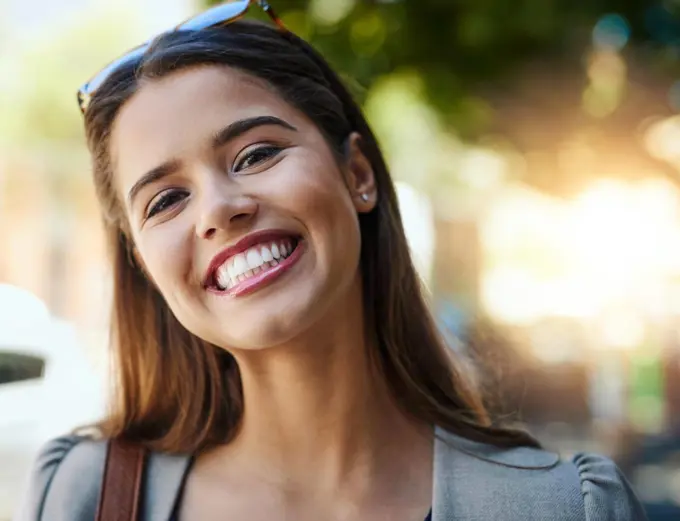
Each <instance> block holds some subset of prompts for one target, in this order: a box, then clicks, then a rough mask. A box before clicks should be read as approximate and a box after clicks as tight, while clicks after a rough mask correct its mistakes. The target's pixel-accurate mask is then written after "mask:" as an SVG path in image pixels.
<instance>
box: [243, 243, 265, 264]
mask: <svg viewBox="0 0 680 521" xmlns="http://www.w3.org/2000/svg"><path fill="white" fill-rule="evenodd" d="M246 260H247V261H248V266H249V267H250V269H255V268H259V267H260V266H262V265H263V264H264V261H263V260H262V255H260V253H259V252H258V251H257V250H256V249H255V248H251V249H249V250H248V251H247V252H246Z"/></svg>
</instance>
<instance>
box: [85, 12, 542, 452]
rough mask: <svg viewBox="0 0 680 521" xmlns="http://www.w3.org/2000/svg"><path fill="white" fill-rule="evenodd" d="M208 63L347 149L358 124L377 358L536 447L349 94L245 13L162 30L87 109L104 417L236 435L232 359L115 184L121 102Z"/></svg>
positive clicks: (111, 428) (463, 413) (484, 429)
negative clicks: (161, 271)
mask: <svg viewBox="0 0 680 521" xmlns="http://www.w3.org/2000/svg"><path fill="white" fill-rule="evenodd" d="M203 65H221V66H229V67H234V68H237V69H240V70H242V71H245V72H247V73H249V74H251V75H254V76H256V77H259V78H260V79H263V80H265V81H266V82H267V83H268V84H269V85H271V86H272V87H273V88H274V89H276V91H277V92H278V93H279V94H280V95H281V96H282V97H283V98H284V99H285V100H286V101H287V102H289V103H290V104H292V105H293V106H294V107H296V108H297V109H299V110H300V111H302V112H303V113H304V114H306V115H307V116H308V117H309V118H310V119H311V120H312V121H313V122H314V123H315V124H316V125H317V127H318V128H319V129H320V130H321V132H323V134H324V135H325V137H326V139H327V141H328V143H329V144H330V145H331V147H332V148H333V149H334V150H335V151H336V152H337V153H339V154H341V153H343V145H344V143H345V141H346V139H347V137H348V136H349V134H350V133H351V132H353V131H356V132H358V133H359V134H361V136H362V138H363V139H362V142H361V146H362V149H363V152H364V153H365V155H366V156H367V157H368V159H369V160H370V162H371V164H372V166H373V169H374V172H375V176H376V182H377V187H378V202H377V207H376V208H375V209H374V210H373V211H372V212H370V213H368V214H365V215H361V216H360V227H361V237H362V239H361V241H362V242H361V262H360V269H361V271H362V279H363V282H364V288H363V291H364V293H363V301H364V309H365V312H366V314H367V315H368V316H367V323H368V324H370V325H372V326H373V328H374V329H375V333H376V337H377V339H378V343H377V345H378V348H377V349H376V352H375V353H372V356H371V358H372V361H373V363H374V365H375V367H376V369H377V370H378V371H379V374H381V375H382V376H383V377H384V378H385V381H386V382H387V385H388V388H389V390H390V392H391V393H392V396H393V398H394V399H395V401H396V402H397V403H398V404H399V405H400V406H401V408H402V409H403V410H404V411H405V412H406V413H408V414H410V415H411V416H412V417H415V418H417V419H419V420H421V421H423V422H427V423H429V424H435V425H439V426H440V427H442V428H444V429H447V430H449V431H451V432H454V433H457V434H459V435H461V436H464V437H467V438H470V439H474V440H477V441H483V442H487V443H491V444H495V445H499V446H517V445H530V446H536V445H537V442H536V441H535V440H534V439H533V438H531V437H530V436H529V435H528V434H526V433H524V432H522V431H515V430H511V429H506V428H501V427H494V426H492V423H491V422H490V420H489V418H488V415H487V413H486V411H485V409H484V406H483V403H482V400H481V398H480V396H479V394H478V393H477V392H476V391H475V390H473V388H472V387H471V386H470V385H469V384H468V383H467V379H466V378H465V377H464V375H463V374H461V371H460V370H459V369H458V368H457V366H456V363H455V361H454V360H453V359H452V356H453V355H452V352H451V351H450V350H449V349H448V348H447V347H446V345H445V344H444V342H443V340H442V339H441V338H440V335H439V332H438V329H437V327H436V325H435V323H434V321H433V319H432V317H431V315H430V312H429V310H428V308H427V304H426V301H425V299H424V297H423V294H422V292H421V286H420V281H419V279H418V276H417V274H416V271H415V269H414V267H413V264H412V262H411V258H410V255H409V250H408V246H407V242H406V238H405V235H404V230H403V227H402V222H401V217H400V215H399V210H398V205H397V197H396V194H395V189H394V185H393V183H392V180H391V178H390V175H389V172H388V169H387V166H386V164H385V160H384V158H383V156H382V153H381V152H380V149H379V147H378V144H377V142H376V139H375V137H374V135H373V133H372V131H371V129H370V128H369V126H368V123H367V122H366V120H365V118H364V116H363V115H362V113H361V110H360V108H359V107H358V106H357V104H356V102H355V101H354V100H353V99H352V96H351V95H350V93H349V92H348V91H347V89H346V88H345V87H344V86H343V85H342V83H341V81H340V80H339V78H338V76H337V75H336V74H335V73H334V72H333V71H332V69H331V68H330V66H329V65H328V64H327V63H326V61H325V60H324V59H323V58H322V57H321V56H320V55H319V54H317V53H316V51H314V50H313V48H312V47H311V46H310V45H309V44H307V43H306V42H304V41H303V40H301V39H300V38H298V37H296V36H294V35H292V34H287V33H283V32H281V31H278V30H277V29H275V28H273V27H270V26H267V25H265V24H261V23H257V22H247V21H239V22H235V23H233V24H231V25H229V26H228V27H226V28H220V29H207V30H203V31H191V32H189V31H187V32H173V33H169V34H165V35H163V36H161V37H160V38H159V39H157V40H156V41H155V42H154V43H153V44H152V46H151V47H150V49H149V50H148V52H146V53H145V54H144V56H142V57H141V58H139V59H137V60H135V61H134V62H131V63H128V64H126V65H125V66H123V67H122V68H121V69H119V70H118V71H116V72H115V73H114V74H113V75H112V76H111V77H110V78H108V79H107V80H106V81H105V82H104V84H103V85H102V86H101V87H100V89H99V90H98V91H97V93H96V94H95V95H94V97H93V99H92V101H91V104H90V106H89V108H88V110H87V112H86V115H85V126H86V131H87V139H88V145H89V148H90V151H91V153H92V157H93V168H94V181H95V185H96V189H97V193H98V197H99V199H100V202H101V205H102V210H103V214H104V222H105V228H106V235H107V238H108V242H109V246H110V248H111V254H112V261H113V270H114V280H115V285H114V302H113V312H112V313H113V316H112V343H113V348H114V350H115V355H116V369H117V371H118V373H117V379H118V382H117V383H118V387H117V391H118V396H117V400H116V401H115V402H114V404H113V406H114V408H113V411H112V412H111V414H110V416H109V418H108V420H106V421H105V422H104V423H103V424H102V428H103V431H104V434H105V435H106V436H111V437H113V436H121V437H125V438H128V439H131V440H134V441H137V442H140V443H144V444H145V445H147V446H148V447H149V448H152V449H156V450H164V451H170V452H192V451H196V450H198V449H202V448H205V447H207V446H210V445H212V444H217V443H223V442H225V441H227V440H228V439H229V438H230V437H231V436H232V435H233V434H234V433H235V431H236V429H237V427H238V424H239V421H240V418H241V415H242V410H243V399H242V388H241V383H240V375H239V370H238V367H237V365H236V362H235V361H234V359H233V357H232V356H231V355H230V354H229V353H227V352H226V351H224V350H222V349H219V348H217V347H215V346H213V345H211V344H208V343H207V342H205V341H203V340H201V339H200V338H197V337H196V336H194V335H193V334H191V333H190V332H188V331H187V330H186V329H185V328H184V327H183V326H182V325H180V323H179V322H178V321H177V319H176V318H175V317H174V316H173V314H172V313H171V311H170V309H169V307H168V306H167V304H166V303H165V302H164V300H163V298H162V297H161V295H160V294H159V293H158V291H157V290H156V289H155V288H154V286H153V285H152V284H151V283H150V282H149V280H147V278H146V276H145V275H144V273H143V272H142V270H141V269H140V268H139V266H138V265H137V264H136V263H135V261H134V258H133V255H132V247H133V245H132V243H131V240H130V238H129V233H128V231H127V226H128V225H127V222H126V218H125V216H124V213H123V211H122V207H121V205H120V204H119V201H118V200H117V197H116V193H115V190H114V189H113V186H112V175H113V172H112V168H111V162H110V157H109V140H110V131H111V127H112V124H113V122H114V119H115V117H116V114H117V113H118V111H119V109H120V108H121V106H122V105H123V104H124V103H125V101H126V100H127V99H129V98H130V96H132V95H133V94H134V92H135V91H136V89H138V88H139V85H140V82H141V81H153V80H154V79H155V78H160V77H163V76H165V75H167V74H171V73H172V72H173V71H176V70H179V69H183V68H187V67H195V66H203Z"/></svg>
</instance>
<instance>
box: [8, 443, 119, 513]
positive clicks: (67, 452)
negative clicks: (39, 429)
mask: <svg viewBox="0 0 680 521" xmlns="http://www.w3.org/2000/svg"><path fill="white" fill-rule="evenodd" d="M105 461H106V442H105V441H97V440H93V439H91V438H88V437H84V436H76V435H72V436H63V437H60V438H56V439H54V440H51V441H50V442H48V443H47V444H45V445H44V446H43V447H42V449H41V450H40V452H39V454H38V456H37V458H36V460H35V462H34V464H33V468H32V469H31V473H30V478H29V483H28V489H27V491H26V493H25V495H24V498H23V500H22V502H21V506H20V508H19V512H18V514H17V517H15V521H42V520H46V519H49V520H50V521H66V520H69V521H79V520H80V519H88V517H87V513H91V512H94V511H96V505H97V500H98V497H99V491H100V487H101V476H102V474H103V472H104V463H105ZM48 512H49V514H47V513H48ZM91 517H92V516H91V515H90V519H91Z"/></svg>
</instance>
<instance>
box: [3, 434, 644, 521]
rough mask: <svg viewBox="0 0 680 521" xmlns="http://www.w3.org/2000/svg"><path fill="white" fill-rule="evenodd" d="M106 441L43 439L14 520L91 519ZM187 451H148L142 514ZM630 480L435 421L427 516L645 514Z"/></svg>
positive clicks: (169, 494) (167, 485) (588, 518)
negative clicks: (492, 442)
mask: <svg viewBox="0 0 680 521" xmlns="http://www.w3.org/2000/svg"><path fill="white" fill-rule="evenodd" d="M105 453H106V445H105V442H103V441H93V440H89V439H86V438H82V437H75V436H70V437H63V438H58V439H56V440H54V441H52V442H50V443H48V444H47V445H46V447H45V448H44V449H43V451H42V452H41V454H40V456H39V457H38V460H37V462H36V464H35V467H34V469H33V473H32V476H31V482H30V487H29V490H28V493H27V495H26V497H25V499H24V502H23V505H22V508H21V509H20V511H19V512H18V514H17V517H15V520H16V521H93V520H94V517H95V511H96V505H97V498H98V496H99V491H100V488H101V478H102V475H103V468H104V458H105ZM189 462H190V457H189V456H182V455H167V454H152V455H151V457H150V459H149V463H148V467H147V472H146V477H145V480H146V481H145V489H144V500H143V507H142V521H169V520H170V516H171V515H172V511H173V508H174V506H175V504H176V502H177V501H178V496H179V494H180V491H181V488H182V483H183V480H184V477H185V475H186V473H187V471H188V469H189ZM646 519H647V518H646V516H645V513H644V511H643V509H642V506H641V505H640V503H639V502H638V500H637V498H636V497H635V495H634V493H633V492H632V490H631V488H630V485H629V484H628V482H627V481H626V479H625V478H624V477H623V476H622V475H621V473H620V471H619V470H618V468H617V467H616V466H615V465H614V463H612V462H611V461H610V460H608V459H606V458H603V457H601V456H595V455H590V454H581V455H578V456H576V457H574V458H573V459H572V460H571V461H564V460H561V459H560V458H559V456H557V455H556V454H553V453H550V452H546V451H543V450H538V449H532V448H526V447H522V448H514V449H500V448H497V447H493V446H489V445H484V444H480V443H476V442H472V441H469V440H466V439H463V438H461V437H459V436H456V435H453V434H451V433H449V432H446V431H443V430H441V429H437V431H436V440H435V465H434V491H433V498H432V520H433V521H454V520H455V521H488V520H492V521H511V520H512V521H515V520H517V521H645V520H646Z"/></svg>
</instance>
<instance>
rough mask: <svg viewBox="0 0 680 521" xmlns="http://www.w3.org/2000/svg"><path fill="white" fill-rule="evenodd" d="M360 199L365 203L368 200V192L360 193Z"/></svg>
mask: <svg viewBox="0 0 680 521" xmlns="http://www.w3.org/2000/svg"><path fill="white" fill-rule="evenodd" d="M361 200H362V201H363V202H365V203H367V202H368V194H361Z"/></svg>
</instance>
